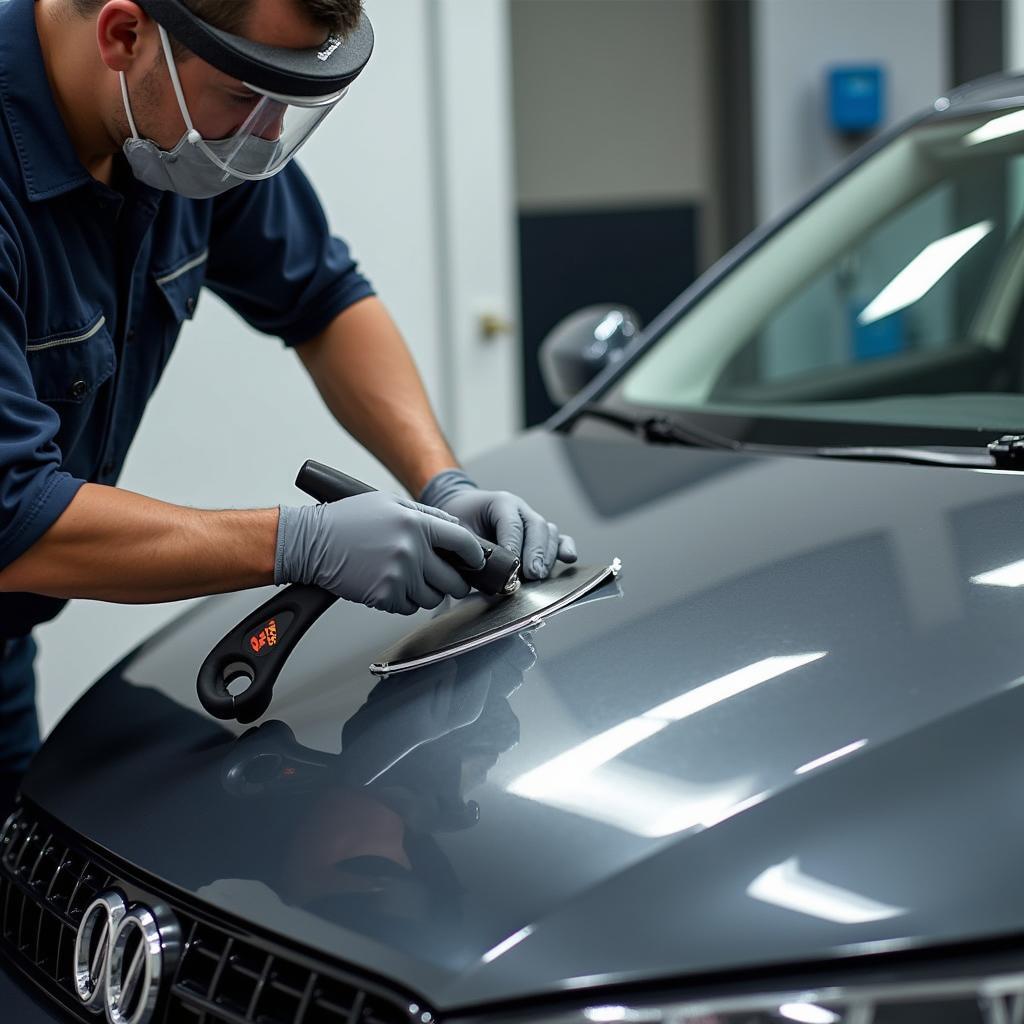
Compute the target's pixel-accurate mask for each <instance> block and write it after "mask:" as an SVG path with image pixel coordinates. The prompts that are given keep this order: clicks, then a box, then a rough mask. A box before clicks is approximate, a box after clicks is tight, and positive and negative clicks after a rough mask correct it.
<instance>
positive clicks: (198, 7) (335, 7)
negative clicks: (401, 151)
mask: <svg viewBox="0 0 1024 1024" xmlns="http://www.w3.org/2000/svg"><path fill="white" fill-rule="evenodd" d="M106 2H107V0H71V6H72V9H73V10H74V11H75V13H76V14H78V15H80V16H81V17H85V18H87V17H90V16H91V15H93V14H95V13H96V12H97V11H98V10H99V9H100V8H101V7H102V6H103V5H104V4H105V3H106ZM289 2H291V3H293V4H295V6H296V7H297V8H298V9H299V10H300V11H302V12H303V13H304V14H305V15H306V16H307V17H308V18H309V19H310V20H311V21H314V22H316V23H317V24H318V25H323V27H324V29H325V30H326V31H328V32H337V33H339V34H340V35H348V33H349V32H351V31H352V30H353V29H354V28H355V27H356V25H358V24H359V15H360V13H361V12H362V9H363V0H289ZM184 3H185V6H186V7H188V8H189V10H191V11H192V13H193V14H195V15H197V16H198V17H200V18H202V19H203V21H205V22H208V23H209V24H210V25H213V27H214V28H219V29H221V30H222V31H224V32H232V33H234V34H235V35H237V34H239V32H241V30H242V29H243V28H244V26H245V22H246V20H247V19H248V17H249V12H250V9H251V7H252V3H251V0H184Z"/></svg>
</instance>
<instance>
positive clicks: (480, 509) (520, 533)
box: [420, 469, 577, 580]
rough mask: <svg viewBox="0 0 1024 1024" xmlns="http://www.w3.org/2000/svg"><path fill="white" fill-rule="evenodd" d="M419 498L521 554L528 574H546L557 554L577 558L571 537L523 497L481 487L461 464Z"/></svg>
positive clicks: (568, 559) (531, 577)
mask: <svg viewBox="0 0 1024 1024" xmlns="http://www.w3.org/2000/svg"><path fill="white" fill-rule="evenodd" d="M420 501H421V502H422V503H423V504H424V505H432V506H434V508H439V509H441V510H442V511H444V512H449V513H451V514H452V515H453V516H457V517H458V518H459V520H460V522H461V523H462V524H463V525H464V526H465V527H466V528H467V529H469V530H472V531H473V532H474V533H477V534H479V535H480V536H481V537H484V538H485V539H487V540H493V541H496V542H497V543H498V544H500V545H501V546H502V547H503V548H506V549H507V550H508V551H511V552H512V554H513V555H516V556H518V557H519V559H520V560H521V561H522V563H523V576H524V577H526V579H529V580H542V579H544V578H545V577H547V576H548V575H549V574H550V572H551V569H552V567H553V566H554V564H555V560H556V559H557V560H558V561H561V562H575V561H576V558H577V555H576V543H575V541H574V540H573V539H572V537H567V536H565V535H564V534H561V533H559V532H558V527H557V526H555V524H554V523H549V522H548V521H547V520H546V519H545V518H544V517H543V516H542V515H540V513H538V512H535V511H534V510H533V509H532V508H530V506H529V505H527V504H526V502H525V501H523V499H522V498H517V497H516V496H515V495H514V494H509V492H508V491H482V490H480V488H478V487H477V485H476V484H475V483H473V481H472V480H470V478H469V477H468V476H466V474H465V473H463V472H462V470H460V469H446V470H444V471H443V472H441V473H438V474H437V476H435V477H434V478H433V479H431V480H430V482H429V483H428V484H427V486H426V487H424V488H423V493H422V494H421V495H420Z"/></svg>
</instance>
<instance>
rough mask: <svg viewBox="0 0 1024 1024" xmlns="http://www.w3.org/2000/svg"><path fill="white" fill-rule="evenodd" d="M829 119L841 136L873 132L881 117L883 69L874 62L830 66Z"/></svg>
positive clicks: (882, 108)
mask: <svg viewBox="0 0 1024 1024" xmlns="http://www.w3.org/2000/svg"><path fill="white" fill-rule="evenodd" d="M828 95H829V104H828V105H829V119H830V120H831V122H832V127H833V128H834V129H835V130H836V131H837V132H839V134H841V135H863V134H865V133H866V132H870V131H873V130H874V129H875V128H877V127H878V126H879V125H880V124H881V123H882V119H883V118H884V117H885V70H884V69H883V68H882V67H881V66H880V65H878V64H861V65H857V66H843V67H834V68H830V69H829V71H828Z"/></svg>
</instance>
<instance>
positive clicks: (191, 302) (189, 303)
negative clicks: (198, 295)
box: [185, 295, 196, 316]
mask: <svg viewBox="0 0 1024 1024" xmlns="http://www.w3.org/2000/svg"><path fill="white" fill-rule="evenodd" d="M195 311H196V300H195V297H194V296H192V295H190V296H189V297H188V298H187V299H186V300H185V312H186V313H188V315H189V316H191V315H192V314H193V313H194V312H195Z"/></svg>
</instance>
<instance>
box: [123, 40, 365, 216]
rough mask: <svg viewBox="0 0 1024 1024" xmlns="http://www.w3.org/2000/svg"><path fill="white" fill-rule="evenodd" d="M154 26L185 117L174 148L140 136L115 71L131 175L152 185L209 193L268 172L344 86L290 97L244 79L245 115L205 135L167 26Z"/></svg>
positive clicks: (273, 170) (191, 194)
mask: <svg viewBox="0 0 1024 1024" xmlns="http://www.w3.org/2000/svg"><path fill="white" fill-rule="evenodd" d="M157 29H158V31H159V33H160V42H161V44H162V46H163V51H164V57H165V59H166V62H167V70H168V74H169V75H170V79H171V84H172V86H173V87H174V95H175V97H176V98H177V101H178V108H179V110H180V111H181V116H182V118H183V120H184V122H185V134H184V135H183V136H182V137H181V139H180V140H179V141H178V143H177V145H176V146H175V147H174V148H173V149H170V150H163V149H160V148H159V147H158V146H157V145H156V144H155V143H154V142H152V141H151V140H150V139H144V138H141V137H140V135H139V132H138V129H137V128H136V125H135V119H134V117H133V116H132V109H131V102H130V100H129V97H128V86H127V82H126V80H125V76H124V72H121V75H120V79H121V96H122V99H123V101H124V107H125V113H126V114H127V116H128V124H129V127H130V128H131V132H132V137H131V138H130V139H127V140H126V141H125V144H124V154H125V157H126V158H127V160H128V163H129V166H130V167H131V169H132V172H133V173H134V175H135V176H136V177H137V178H138V179H139V180H140V181H142V182H144V183H145V184H147V185H150V186H152V187H153V188H158V189H163V190H165V191H171V192H177V193H179V194H180V195H184V196H188V197H189V198H192V199H208V198H210V197H211V196H215V195H218V194H219V193H221V192H225V191H227V190H228V189H230V188H233V187H234V186H235V185H239V184H241V183H242V182H243V181H259V180H260V179H262V178H269V177H271V176H272V175H274V174H277V172H278V171H280V170H281V169H282V168H283V167H284V166H285V165H286V164H287V163H288V161H289V160H291V158H292V157H293V156H294V155H295V154H296V152H298V150H299V147H300V146H302V144H303V143H304V142H305V141H306V140H307V139H308V138H309V137H310V135H312V133H313V131H314V130H315V129H316V128H317V127H318V126H319V125H320V123H321V122H322V121H323V119H324V118H325V117H326V116H327V115H328V114H329V113H330V112H331V110H333V109H334V107H335V106H336V105H337V103H338V102H339V101H340V100H341V98H342V97H343V96H344V95H345V93H346V92H347V91H348V87H347V86H346V87H344V88H342V89H340V90H338V91H336V92H333V93H328V94H327V95H324V96H310V97H289V96H281V95H277V94H273V93H269V92H267V91H265V90H261V89H258V88H256V87H254V86H252V85H250V84H248V83H244V89H245V90H246V93H247V94H248V95H249V96H251V99H249V100H248V101H246V106H244V107H243V108H242V113H244V114H245V117H244V120H242V122H241V124H239V125H238V126H237V127H236V128H235V130H234V131H233V132H232V133H231V135H229V136H228V137H227V138H223V139H207V138H204V137H203V135H202V134H201V133H200V132H199V131H198V130H197V129H196V127H195V125H194V124H193V123H192V117H191V115H190V113H189V109H188V103H187V102H186V100H185V94H184V92H183V90H182V88H181V80H180V79H179V77H178V68H177V64H176V62H175V60H174V54H173V52H172V50H171V44H170V40H169V39H168V36H167V32H166V31H165V29H164V27H163V25H158V26H157ZM240 106H241V104H240Z"/></svg>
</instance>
